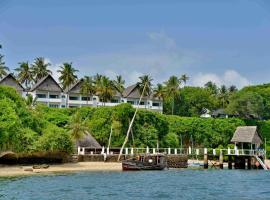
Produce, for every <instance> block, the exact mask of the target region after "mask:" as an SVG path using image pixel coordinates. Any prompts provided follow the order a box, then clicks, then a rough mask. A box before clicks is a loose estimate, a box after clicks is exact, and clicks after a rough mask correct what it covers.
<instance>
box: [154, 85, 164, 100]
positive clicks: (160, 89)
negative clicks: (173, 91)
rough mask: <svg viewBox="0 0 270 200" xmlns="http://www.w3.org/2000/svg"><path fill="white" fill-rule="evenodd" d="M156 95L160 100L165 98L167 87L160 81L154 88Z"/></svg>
mask: <svg viewBox="0 0 270 200" xmlns="http://www.w3.org/2000/svg"><path fill="white" fill-rule="evenodd" d="M154 97H156V98H158V99H159V100H162V99H164V97H165V88H164V86H163V85H162V84H160V83H158V84H157V86H156V88H154Z"/></svg>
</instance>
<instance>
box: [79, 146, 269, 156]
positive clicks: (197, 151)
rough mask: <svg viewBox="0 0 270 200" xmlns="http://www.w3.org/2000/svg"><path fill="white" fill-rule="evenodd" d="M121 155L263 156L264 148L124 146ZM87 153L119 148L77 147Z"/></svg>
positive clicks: (100, 152) (113, 152)
mask: <svg viewBox="0 0 270 200" xmlns="http://www.w3.org/2000/svg"><path fill="white" fill-rule="evenodd" d="M122 153H123V155H134V154H145V153H146V154H157V153H164V154H168V155H197V156H199V155H205V154H207V155H213V156H219V155H220V154H222V155H236V156H264V155H265V150H250V149H230V148H228V149H213V148H191V147H188V148H149V147H147V148H125V149H124V151H123V152H122ZM87 154H88V155H89V154H107V155H112V154H116V155H118V154H120V148H105V147H102V148H89V147H78V155H87Z"/></svg>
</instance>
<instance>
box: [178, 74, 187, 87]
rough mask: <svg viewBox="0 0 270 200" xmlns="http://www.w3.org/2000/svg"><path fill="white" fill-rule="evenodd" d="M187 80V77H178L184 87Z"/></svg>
mask: <svg viewBox="0 0 270 200" xmlns="http://www.w3.org/2000/svg"><path fill="white" fill-rule="evenodd" d="M188 80H189V77H188V76H187V75H186V74H183V75H182V76H181V77H180V81H181V82H182V83H184V85H186V83H187V81H188Z"/></svg>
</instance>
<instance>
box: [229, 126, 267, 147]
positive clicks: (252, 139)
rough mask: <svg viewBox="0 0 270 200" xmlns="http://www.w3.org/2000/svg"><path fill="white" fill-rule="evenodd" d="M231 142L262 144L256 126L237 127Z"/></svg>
mask: <svg viewBox="0 0 270 200" xmlns="http://www.w3.org/2000/svg"><path fill="white" fill-rule="evenodd" d="M231 142H236V143H252V144H262V139H261V137H260V135H259V134H258V131H257V126H240V127H237V129H236V131H235V133H234V135H233V138H232V139H231Z"/></svg>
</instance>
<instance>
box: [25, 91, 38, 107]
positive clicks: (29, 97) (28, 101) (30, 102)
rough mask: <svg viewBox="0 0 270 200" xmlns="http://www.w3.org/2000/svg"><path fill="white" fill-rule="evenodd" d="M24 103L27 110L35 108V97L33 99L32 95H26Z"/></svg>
mask: <svg viewBox="0 0 270 200" xmlns="http://www.w3.org/2000/svg"><path fill="white" fill-rule="evenodd" d="M25 103H26V105H27V106H28V107H29V108H33V107H35V106H36V105H37V96H36V97H35V98H34V97H33V96H32V94H28V95H27V98H26V99H25Z"/></svg>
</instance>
